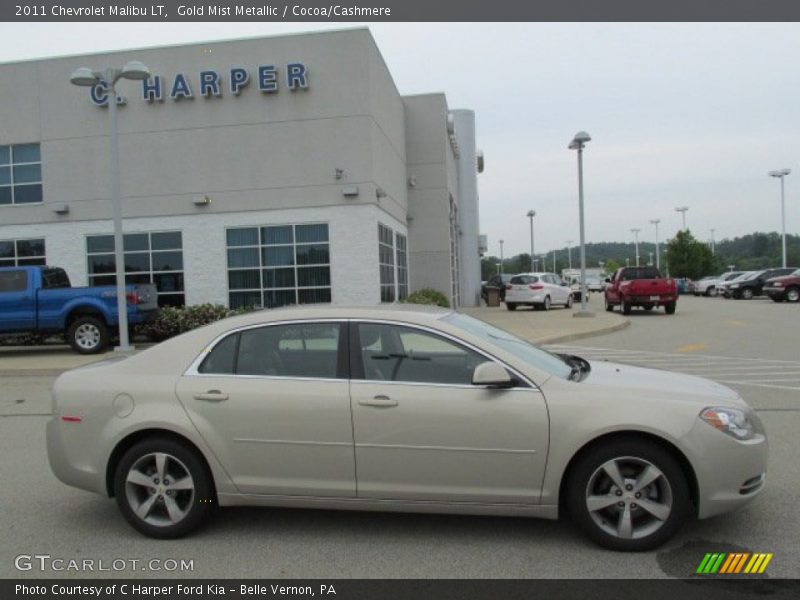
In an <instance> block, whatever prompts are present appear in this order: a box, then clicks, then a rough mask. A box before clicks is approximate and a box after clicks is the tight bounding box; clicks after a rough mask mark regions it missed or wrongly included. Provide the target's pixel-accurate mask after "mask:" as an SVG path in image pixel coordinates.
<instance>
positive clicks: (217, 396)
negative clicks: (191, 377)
mask: <svg viewBox="0 0 800 600" xmlns="http://www.w3.org/2000/svg"><path fill="white" fill-rule="evenodd" d="M194 399H195V400H204V401H205V402H222V401H223V400H227V399H228V394H223V393H222V392H221V391H219V390H208V391H207V392H206V393H204V394H195V395H194Z"/></svg>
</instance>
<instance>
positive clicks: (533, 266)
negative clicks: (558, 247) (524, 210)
mask: <svg viewBox="0 0 800 600" xmlns="http://www.w3.org/2000/svg"><path fill="white" fill-rule="evenodd" d="M535 216H536V211H535V210H529V211H528V218H529V219H530V220H531V271H535V270H536V263H535V262H534V258H533V217H535Z"/></svg>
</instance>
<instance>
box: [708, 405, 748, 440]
mask: <svg viewBox="0 0 800 600" xmlns="http://www.w3.org/2000/svg"><path fill="white" fill-rule="evenodd" d="M700 418H701V419H703V421H705V422H706V423H708V424H709V425H711V426H712V427H713V428H714V429H718V430H719V431H721V432H722V433H727V434H728V435H729V436H731V437H734V438H736V439H737V440H749V439H752V437H753V434H754V430H755V428H754V427H753V422H752V420H751V419H750V416H749V415H748V414H747V413H746V412H745V411H743V410H740V409H738V408H729V407H724V408H723V407H711V408H706V409H704V410H703V412H701V413H700Z"/></svg>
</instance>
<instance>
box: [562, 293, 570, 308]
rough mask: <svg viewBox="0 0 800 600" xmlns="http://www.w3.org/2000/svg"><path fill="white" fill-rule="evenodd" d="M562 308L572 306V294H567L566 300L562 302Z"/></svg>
mask: <svg viewBox="0 0 800 600" xmlns="http://www.w3.org/2000/svg"><path fill="white" fill-rule="evenodd" d="M564 308H572V294H570V295H569V296H567V302H566V304H564Z"/></svg>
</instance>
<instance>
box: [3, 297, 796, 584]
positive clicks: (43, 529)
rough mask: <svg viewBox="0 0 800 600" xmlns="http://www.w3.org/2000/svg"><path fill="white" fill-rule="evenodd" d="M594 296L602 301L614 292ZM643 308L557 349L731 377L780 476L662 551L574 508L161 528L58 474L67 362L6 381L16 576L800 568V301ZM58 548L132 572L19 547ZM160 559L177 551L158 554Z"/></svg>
mask: <svg viewBox="0 0 800 600" xmlns="http://www.w3.org/2000/svg"><path fill="white" fill-rule="evenodd" d="M592 303H593V304H594V306H593V308H594V309H595V310H597V309H598V308H599V307H600V302H599V297H594V299H593V301H592ZM599 309H600V310H602V308H599ZM518 318H519V319H529V318H547V314H545V313H538V312H537V313H528V314H527V315H526V314H525V313H520V315H519V316H518ZM630 320H631V325H630V326H629V327H627V328H625V329H622V330H619V331H616V332H614V333H610V334H607V335H602V336H596V337H591V338H584V339H580V340H575V341H572V342H565V343H562V345H560V346H558V347H557V349H559V350H563V349H564V348H569V349H570V352H572V353H575V354H579V355H583V356H586V357H587V358H591V359H597V360H603V359H609V360H614V361H618V362H627V363H633V364H640V365H644V366H650V367H656V368H664V369H668V370H675V371H682V372H686V373H692V374H697V375H702V376H706V377H710V378H712V379H715V380H718V381H721V382H724V383H725V384H726V385H729V386H731V387H733V388H735V389H737V390H738V391H739V392H740V393H741V394H742V395H743V396H744V397H745V398H746V399H747V400H748V401H749V402H750V403H751V405H752V406H754V407H755V408H756V409H757V410H758V411H759V413H760V415H761V418H762V420H763V421H764V423H765V425H766V427H767V431H768V434H769V436H770V444H771V455H770V465H769V474H768V483H767V487H766V490H765V491H764V493H763V494H761V496H760V497H759V498H758V499H757V500H756V501H754V502H753V503H752V504H750V505H749V506H748V507H746V508H745V509H743V510H741V511H739V512H737V513H733V514H730V515H725V516H722V517H717V518H714V519H710V520H707V521H701V522H692V523H689V524H687V526H686V527H684V529H683V530H682V531H681V532H680V533H679V535H678V536H676V538H674V539H673V540H672V541H670V542H669V543H668V544H667V545H666V546H664V547H662V548H660V549H659V550H657V551H654V552H648V553H641V554H619V553H614V552H609V551H606V550H603V549H600V548H599V547H596V546H594V545H593V544H592V543H590V542H589V541H587V539H585V538H584V537H583V536H582V535H581V534H580V532H578V531H577V529H576V528H575V527H573V526H572V525H571V524H570V523H568V522H549V521H537V520H527V519H512V518H494V517H460V516H436V515H409V514H378V513H349V512H336V511H306V510H286V509H227V510H223V511H221V512H220V514H219V515H218V516H217V518H216V519H215V520H214V521H213V522H212V523H211V524H210V526H209V527H206V528H205V529H203V530H202V531H200V532H199V533H197V534H196V535H193V536H192V537H190V538H187V539H183V540H175V541H156V540H151V539H148V538H145V537H142V536H141V535H139V534H138V533H136V532H135V531H134V530H132V529H131V528H130V527H129V526H128V525H127V524H126V523H125V522H124V521H123V519H122V517H121V516H120V515H119V513H118V511H117V508H116V504H115V503H114V502H113V501H111V500H108V499H105V498H101V497H99V496H94V495H92V494H89V493H85V492H81V491H79V490H75V489H72V488H68V487H66V486H64V485H63V484H61V483H60V482H59V481H58V480H56V479H55V477H54V476H53V475H52V474H51V473H50V469H49V467H48V465H47V457H46V453H45V446H44V425H45V423H46V421H47V418H48V413H49V388H50V385H51V384H52V381H53V379H54V376H53V375H41V374H37V375H29V376H15V375H8V374H7V375H5V376H3V381H2V387H1V388H0V414H1V415H2V418H0V452H1V455H2V457H3V459H2V461H0V481H2V482H3V488H4V493H3V494H2V495H0V519H2V526H3V541H2V544H1V545H0V577H20V576H24V577H42V576H44V577H56V576H81V577H85V576H98V577H110V576H142V573H141V570H142V569H143V568H144V569H147V568H148V567H152V568H153V569H159V568H161V569H164V568H166V566H167V565H171V564H172V563H167V562H165V561H167V560H168V559H174V560H176V561H178V562H180V561H181V560H182V559H183V560H186V561H193V565H192V566H193V568H192V570H187V571H180V570H177V571H164V570H159V571H157V572H155V573H152V572H151V573H149V575H154V576H158V577H170V576H175V577H180V576H184V577H204V578H213V577H270V578H271V577H307V578H323V579H324V578H338V577H345V578H347V577H367V578H373V577H381V578H383V577H386V578H415V577H417V578H428V577H436V578H527V577H565V578H566V577H624V578H652V577H683V576H689V575H691V574H692V573H693V571H694V569H696V567H697V565H698V564H699V562H700V560H701V559H702V558H703V555H704V554H705V553H706V552H714V551H722V552H736V551H749V552H771V553H774V558H773V560H772V562H771V564H770V566H769V569H768V570H767V576H769V577H773V578H774V577H798V576H800V519H798V508H797V502H796V498H798V497H800V463H798V461H797V459H796V456H797V451H798V449H800V443H798V441H797V432H798V431H800V352H798V350H797V340H798V339H799V338H800V335H799V334H800V306H798V305H789V304H774V303H772V302H770V301H769V300H751V301H732V300H723V299H719V298H694V297H682V298H681V300H680V302H679V305H678V312H677V314H676V315H675V316H669V317H668V316H666V315H664V313H663V311H659V312H653V313H644V312H634V314H633V315H631V319H630ZM43 554H44V555H50V557H52V558H62V559H66V560H70V559H76V560H79V561H82V560H84V559H89V560H94V561H95V563H94V565H95V569H96V568H97V566H98V562H99V561H100V560H102V561H105V564H106V565H109V564H110V563H111V561H113V560H115V559H118V560H124V561H127V562H126V565H125V568H124V569H121V570H112V571H96V570H95V571H94V572H85V571H83V572H56V571H52V570H44V571H41V570H39V569H38V568H34V569H32V570H31V571H26V572H20V571H18V570H17V569H16V568H15V558H16V557H17V556H19V555H43ZM152 559H159V560H161V561H162V562H161V563H158V564H152V565H150V564H148V563H149V561H150V560H152ZM134 560H138V561H140V562H138V563H135V564H134V563H132V562H131V561H134ZM117 564H118V565H119V564H121V563H117Z"/></svg>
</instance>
